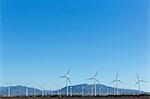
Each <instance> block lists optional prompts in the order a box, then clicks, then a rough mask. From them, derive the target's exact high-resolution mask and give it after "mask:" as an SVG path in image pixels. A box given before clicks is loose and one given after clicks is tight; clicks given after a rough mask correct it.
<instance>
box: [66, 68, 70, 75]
mask: <svg viewBox="0 0 150 99" xmlns="http://www.w3.org/2000/svg"><path fill="white" fill-rule="evenodd" d="M70 69H71V67H70V68H69V70H68V71H67V74H66V75H68V74H69V72H70Z"/></svg>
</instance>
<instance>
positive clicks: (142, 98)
mask: <svg viewBox="0 0 150 99" xmlns="http://www.w3.org/2000/svg"><path fill="white" fill-rule="evenodd" d="M0 99H150V96H115V97H114V96H108V97H9V98H8V97H1V98H0Z"/></svg>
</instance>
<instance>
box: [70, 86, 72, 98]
mask: <svg viewBox="0 0 150 99" xmlns="http://www.w3.org/2000/svg"><path fill="white" fill-rule="evenodd" d="M70 96H72V86H70Z"/></svg>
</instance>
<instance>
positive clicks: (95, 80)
mask: <svg viewBox="0 0 150 99" xmlns="http://www.w3.org/2000/svg"><path fill="white" fill-rule="evenodd" d="M97 74H98V71H97V72H96V73H95V75H94V77H91V78H89V79H88V80H93V81H94V96H96V95H97V93H96V82H97V83H98V84H99V81H98V80H97V78H96V77H97Z"/></svg>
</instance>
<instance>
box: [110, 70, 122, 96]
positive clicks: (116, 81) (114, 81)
mask: <svg viewBox="0 0 150 99" xmlns="http://www.w3.org/2000/svg"><path fill="white" fill-rule="evenodd" d="M111 83H116V95H118V85H119V83H122V84H123V82H122V81H121V80H120V79H119V78H118V72H117V74H116V79H115V80H113V81H112V82H111ZM114 94H115V90H114Z"/></svg>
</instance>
